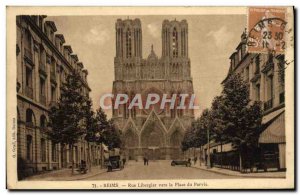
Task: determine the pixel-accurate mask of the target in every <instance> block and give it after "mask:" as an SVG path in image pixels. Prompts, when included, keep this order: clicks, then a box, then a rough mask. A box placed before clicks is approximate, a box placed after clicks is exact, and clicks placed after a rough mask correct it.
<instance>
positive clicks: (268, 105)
mask: <svg viewBox="0 0 300 195" xmlns="http://www.w3.org/2000/svg"><path fill="white" fill-rule="evenodd" d="M272 107H273V99H272V98H271V99H270V100H268V101H266V102H265V103H264V110H265V111H267V110H269V109H271V108H272Z"/></svg>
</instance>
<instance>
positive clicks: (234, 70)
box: [6, 6, 296, 190]
mask: <svg viewBox="0 0 300 195" xmlns="http://www.w3.org/2000/svg"><path fill="white" fill-rule="evenodd" d="M294 30H295V29H294V8H293V7H275V6H274V7H271V6H268V7H267V6H266V7H14V6H8V7H7V100H8V101H7V130H6V131H7V188H8V189H12V190H13V189H91V190H123V189H127V190H128V189H129V190H157V189H160V190H162V189H169V190H179V189H194V190H195V189H196V190H206V189H294V188H295V151H294V145H295V141H296V140H295V137H294V135H295V133H294V130H295V129H294V39H295V37H294Z"/></svg>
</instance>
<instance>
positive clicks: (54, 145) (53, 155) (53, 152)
mask: <svg viewBox="0 0 300 195" xmlns="http://www.w3.org/2000/svg"><path fill="white" fill-rule="evenodd" d="M51 151H52V161H53V162H56V160H57V159H56V156H57V154H56V144H55V143H54V142H52V150H51Z"/></svg>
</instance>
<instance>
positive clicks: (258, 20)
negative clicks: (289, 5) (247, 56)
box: [247, 7, 287, 53]
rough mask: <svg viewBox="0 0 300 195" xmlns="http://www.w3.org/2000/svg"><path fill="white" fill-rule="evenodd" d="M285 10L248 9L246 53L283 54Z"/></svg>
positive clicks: (269, 8)
mask: <svg viewBox="0 0 300 195" xmlns="http://www.w3.org/2000/svg"><path fill="white" fill-rule="evenodd" d="M286 24H287V21H286V9H285V8H279V7H249V8H248V30H249V34H248V43H247V46H248V52H250V53H259V52H270V51H273V52H276V53H283V52H284V50H285V48H286V40H285V31H286Z"/></svg>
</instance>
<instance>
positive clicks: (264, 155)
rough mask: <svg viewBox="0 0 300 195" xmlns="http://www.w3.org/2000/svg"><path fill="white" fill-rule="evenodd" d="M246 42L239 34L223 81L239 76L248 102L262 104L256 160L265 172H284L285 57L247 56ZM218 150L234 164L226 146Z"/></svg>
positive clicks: (213, 146)
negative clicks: (231, 75) (249, 100)
mask: <svg viewBox="0 0 300 195" xmlns="http://www.w3.org/2000/svg"><path fill="white" fill-rule="evenodd" d="M246 41H247V37H246V32H243V34H242V35H241V42H240V43H239V45H238V46H237V48H236V50H235V51H234V52H233V53H232V55H231V56H230V67H229V72H228V75H227V78H228V77H229V76H230V74H232V73H237V74H240V75H241V76H242V77H243V79H244V81H245V82H246V83H248V87H249V92H250V94H249V95H250V99H251V100H252V101H260V102H262V110H263V119H262V130H261V134H260V136H259V140H258V142H259V143H258V144H259V145H258V146H259V149H258V151H257V154H256V155H257V159H259V161H260V162H261V163H262V164H263V168H264V169H265V170H273V169H276V170H285V169H286V161H285V160H286V158H285V152H286V149H285V147H286V141H285V114H284V113H285V98H284V97H285V95H284V88H285V87H284V85H285V84H284V69H285V63H286V62H285V57H284V55H283V54H274V53H269V54H266V53H248V52H247V51H246ZM227 78H226V79H227ZM226 79H225V80H224V81H223V82H226ZM210 150H211V151H210V152H211V153H217V152H221V146H220V144H218V143H212V144H211V148H210ZM222 151H223V152H225V153H226V152H227V153H228V155H232V156H233V157H232V158H237V161H238V155H235V154H233V153H232V147H231V144H230V143H227V144H225V145H223V147H222ZM230 153H231V154H230ZM238 166H239V165H238V164H237V167H238Z"/></svg>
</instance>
